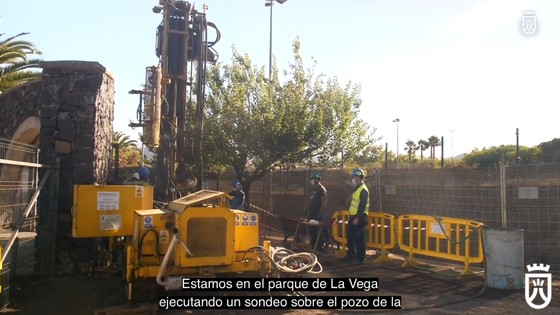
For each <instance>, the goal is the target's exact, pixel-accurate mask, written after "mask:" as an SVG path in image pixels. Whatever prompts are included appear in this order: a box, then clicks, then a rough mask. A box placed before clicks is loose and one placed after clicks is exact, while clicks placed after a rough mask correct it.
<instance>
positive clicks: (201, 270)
mask: <svg viewBox="0 0 560 315" xmlns="http://www.w3.org/2000/svg"><path fill="white" fill-rule="evenodd" d="M206 10H207V7H206V6H204V10H203V12H198V11H196V10H195V9H194V6H193V5H192V4H191V3H189V2H186V1H178V0H159V5H157V6H154V8H153V10H152V11H153V12H154V13H156V14H162V16H163V19H162V23H161V24H160V25H159V26H158V27H157V32H156V33H157V36H156V49H155V50H156V55H157V56H158V57H159V60H160V61H159V64H158V65H157V66H150V67H147V68H146V77H145V85H144V89H143V90H132V91H130V93H131V94H139V95H140V104H139V106H138V110H137V118H138V122H137V123H132V122H131V124H130V126H131V127H141V128H142V129H143V139H142V142H143V145H144V146H146V147H147V148H149V149H151V150H153V151H154V152H157V154H156V163H155V165H154V166H153V169H154V175H155V176H156V177H155V179H154V178H152V181H151V182H152V183H155V184H154V185H153V186H144V185H126V184H125V185H77V186H75V187H74V207H73V212H72V213H73V229H72V234H73V237H76V238H94V239H96V240H103V241H104V242H105V241H107V240H108V242H107V243H108V244H104V246H103V247H104V248H108V249H109V250H107V251H103V253H107V252H109V253H110V252H113V251H114V252H119V250H120V251H121V252H122V253H123V254H122V257H123V259H121V262H119V263H116V264H117V265H121V266H122V274H123V277H124V279H125V281H126V286H127V288H128V298H129V299H133V298H134V299H138V300H144V298H140V297H138V296H144V295H145V293H146V292H148V296H154V295H153V294H151V293H149V291H151V290H153V289H159V288H165V289H167V290H176V289H181V284H182V283H181V278H182V277H185V276H189V277H214V276H220V275H222V276H226V275H230V274H233V275H241V276H243V277H249V276H261V277H262V276H271V275H279V274H280V273H281V272H282V271H281V270H279V269H281V268H279V267H278V266H279V265H278V264H276V262H274V257H276V256H275V253H277V252H278V251H275V250H274V249H273V248H270V244H269V243H267V242H265V244H263V246H259V245H260V244H259V235H260V234H259V216H258V214H256V213H250V212H244V211H239V210H233V209H230V207H229V201H230V199H231V198H232V197H231V196H229V195H228V194H226V193H223V192H218V191H211V190H203V189H202V187H200V186H197V189H195V190H198V191H196V192H194V193H190V194H187V195H186V196H182V195H181V192H180V189H179V187H180V184H182V183H184V180H185V170H186V166H185V162H184V161H193V160H194V161H193V164H194V166H195V167H194V169H196V170H195V171H194V172H196V174H198V175H196V177H197V178H198V181H197V183H198V185H201V183H202V181H203V179H202V177H203V170H202V162H201V161H202V156H201V155H200V152H201V149H202V144H201V143H202V142H201V137H200V135H201V133H202V129H200V128H202V120H201V119H202V118H200V117H202V114H201V113H203V112H204V97H197V98H196V99H187V96H188V95H204V92H203V91H204V89H203V87H204V86H205V82H204V78H205V74H206V66H205V64H206V63H214V62H216V60H217V55H218V54H217V53H216V52H215V51H214V50H213V48H212V46H213V45H214V44H215V43H216V42H218V40H219V38H220V32H219V31H218V29H217V27H216V26H215V25H214V24H213V23H211V22H208V21H207V20H206ZM208 29H213V30H214V33H215V34H216V37H215V39H214V40H211V41H209V40H208V39H207V38H208V36H207V30H208ZM193 68H196V71H193V70H192V69H193ZM192 104H195V107H196V108H194V109H193V111H195V112H196V113H198V114H195V115H194V116H193V117H187V113H188V112H189V111H187V110H186V106H187V105H192ZM187 118H189V119H187ZM189 123H190V124H191V125H192V126H195V129H196V128H199V129H196V130H195V131H194V132H191V131H192V130H190V129H187V125H188V124H189ZM187 135H193V138H194V141H193V143H194V144H192V143H190V142H188V141H187V138H188V137H187ZM191 146H193V147H194V150H193V151H194V152H198V155H197V156H196V157H194V158H191V159H189V156H187V155H185V152H186V151H188V150H187V148H191ZM117 148H118V147H117ZM191 149H192V148H191ZM116 152H118V150H116ZM117 155H118V153H117ZM115 161H119V159H118V156H117V157H116V158H115ZM180 161H181V163H183V164H181V167H179V165H180V163H179V162H180ZM115 169H117V170H118V168H117V167H115ZM117 173H118V171H117ZM115 177H118V176H115ZM154 195H155V196H156V197H157V200H158V202H161V203H158V204H162V205H163V206H154ZM154 208H156V209H154ZM157 208H161V209H157ZM115 249H119V250H115ZM272 252H274V253H272ZM283 259H284V258H283ZM298 259H300V258H298ZM302 259H304V260H306V261H307V263H308V264H309V266H312V265H314V262H316V257H311V258H302ZM109 260H111V259H109ZM113 260H114V259H113ZM298 268H299V267H298ZM309 268H312V267H309ZM309 268H307V267H303V268H299V269H297V268H296V269H295V271H296V272H299V271H298V270H300V271H301V270H308V269H309ZM289 271H291V270H288V272H289ZM147 289H149V290H147Z"/></svg>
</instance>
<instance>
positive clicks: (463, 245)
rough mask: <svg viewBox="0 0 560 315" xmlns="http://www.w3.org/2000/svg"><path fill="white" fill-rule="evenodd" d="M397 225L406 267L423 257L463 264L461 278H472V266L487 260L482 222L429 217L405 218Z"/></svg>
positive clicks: (399, 220) (410, 216)
mask: <svg viewBox="0 0 560 315" xmlns="http://www.w3.org/2000/svg"><path fill="white" fill-rule="evenodd" d="M397 221H398V228H397V233H398V242H399V248H400V249H401V250H404V251H406V252H408V258H407V261H406V262H405V263H403V267H408V266H410V265H415V264H416V261H415V260H414V256H415V255H424V256H429V257H434V258H441V259H447V260H453V261H459V262H463V263H464V265H465V269H464V270H463V272H462V273H461V275H471V274H473V272H472V271H471V269H470V264H471V263H481V262H482V261H483V259H484V252H483V247H482V226H483V224H482V223H480V222H476V221H471V220H465V219H455V218H445V217H434V216H426V215H402V216H400V217H399V218H398V220H397Z"/></svg>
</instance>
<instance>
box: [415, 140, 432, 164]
mask: <svg viewBox="0 0 560 315" xmlns="http://www.w3.org/2000/svg"><path fill="white" fill-rule="evenodd" d="M429 147H430V143H429V142H428V141H426V140H419V141H418V148H419V149H420V160H423V159H424V150H428V148H429Z"/></svg>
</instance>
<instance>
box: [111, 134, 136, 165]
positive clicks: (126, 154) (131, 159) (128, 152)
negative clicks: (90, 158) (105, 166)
mask: <svg viewBox="0 0 560 315" xmlns="http://www.w3.org/2000/svg"><path fill="white" fill-rule="evenodd" d="M117 144H118V146H119V167H128V166H139V165H141V164H142V152H140V149H138V145H137V144H136V141H135V140H133V139H130V136H129V135H127V134H125V133H123V132H121V131H117V132H113V146H116V145H117ZM111 160H112V162H113V163H111V165H114V156H112V158H111Z"/></svg>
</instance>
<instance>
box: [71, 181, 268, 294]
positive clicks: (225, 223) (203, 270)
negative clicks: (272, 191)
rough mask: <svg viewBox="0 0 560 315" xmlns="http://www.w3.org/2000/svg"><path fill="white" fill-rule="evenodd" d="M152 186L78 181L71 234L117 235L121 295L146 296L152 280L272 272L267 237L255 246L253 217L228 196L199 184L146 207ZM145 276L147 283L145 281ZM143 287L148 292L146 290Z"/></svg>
mask: <svg viewBox="0 0 560 315" xmlns="http://www.w3.org/2000/svg"><path fill="white" fill-rule="evenodd" d="M152 191H153V188H152V187H151V186H134V185H106V186H98V185H77V186H75V187H74V211H73V229H72V234H73V236H74V237H77V238H82V237H95V238H108V239H109V240H110V241H111V243H112V244H115V243H116V242H117V238H119V237H122V238H124V251H125V253H126V254H125V255H124V257H125V258H124V259H123V261H122V263H123V276H124V278H125V280H126V285H127V291H128V298H129V299H132V298H133V297H134V295H135V294H136V292H135V291H140V290H137V289H136V288H138V289H141V291H142V292H138V293H139V294H141V296H142V297H145V296H146V294H152V296H153V292H151V291H152V290H153V289H155V288H157V286H156V284H157V285H159V286H160V287H163V288H165V289H166V290H180V289H181V279H182V278H183V277H185V276H192V277H215V276H220V275H222V276H229V275H238V274H243V276H244V277H249V276H251V277H252V276H260V277H263V276H268V275H271V274H272V273H273V272H274V268H273V266H272V264H273V263H272V262H271V260H270V256H269V255H268V254H267V253H268V252H270V250H269V245H268V242H265V247H260V246H259V216H258V214H256V213H250V212H245V211H240V210H233V209H230V208H229V201H230V198H231V197H230V196H229V195H228V194H226V193H223V192H218V191H211V190H200V191H198V192H195V193H192V194H190V195H187V196H185V197H182V198H179V199H177V200H175V201H172V202H171V203H170V204H169V206H168V208H167V209H151V205H152V201H153V195H152ZM146 280H147V281H146ZM146 291H148V292H146Z"/></svg>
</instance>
